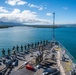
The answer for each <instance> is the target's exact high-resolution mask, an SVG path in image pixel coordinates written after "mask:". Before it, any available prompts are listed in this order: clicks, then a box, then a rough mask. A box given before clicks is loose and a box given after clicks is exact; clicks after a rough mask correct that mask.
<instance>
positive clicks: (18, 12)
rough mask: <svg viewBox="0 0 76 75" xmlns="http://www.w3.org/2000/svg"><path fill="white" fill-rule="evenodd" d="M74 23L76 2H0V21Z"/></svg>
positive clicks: (74, 0)
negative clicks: (53, 14)
mask: <svg viewBox="0 0 76 75" xmlns="http://www.w3.org/2000/svg"><path fill="white" fill-rule="evenodd" d="M53 12H55V13H56V23H57V24H67V23H68V24H70V23H73V24H74V23H76V0H0V21H4V22H18V23H24V24H52V17H53V16H52V13H53Z"/></svg>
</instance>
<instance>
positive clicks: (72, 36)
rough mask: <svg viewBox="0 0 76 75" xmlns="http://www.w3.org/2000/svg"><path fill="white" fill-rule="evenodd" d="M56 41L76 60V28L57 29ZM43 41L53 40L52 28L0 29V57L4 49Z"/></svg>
mask: <svg viewBox="0 0 76 75" xmlns="http://www.w3.org/2000/svg"><path fill="white" fill-rule="evenodd" d="M55 35H56V39H57V40H58V41H60V42H61V43H62V44H63V45H64V46H65V47H66V48H67V49H68V51H69V52H70V53H71V54H72V55H73V56H74V58H76V28H74V27H68V28H57V29H56V30H55ZM41 40H52V29H51V28H32V27H12V28H6V29H0V56H1V50H2V49H3V48H4V49H5V50H6V51H7V49H8V48H10V49H11V48H12V47H13V46H17V45H19V46H20V45H25V44H27V43H32V42H33V43H34V42H38V41H41Z"/></svg>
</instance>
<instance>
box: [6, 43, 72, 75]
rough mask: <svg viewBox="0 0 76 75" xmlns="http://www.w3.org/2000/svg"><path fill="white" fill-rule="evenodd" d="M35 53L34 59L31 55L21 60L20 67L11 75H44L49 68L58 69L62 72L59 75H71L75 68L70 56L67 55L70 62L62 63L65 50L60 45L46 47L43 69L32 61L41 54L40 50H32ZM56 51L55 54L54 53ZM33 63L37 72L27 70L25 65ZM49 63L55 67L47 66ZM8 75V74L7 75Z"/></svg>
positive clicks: (42, 63)
mask: <svg viewBox="0 0 76 75" xmlns="http://www.w3.org/2000/svg"><path fill="white" fill-rule="evenodd" d="M31 51H32V52H33V57H31V53H29V54H27V55H24V58H25V60H23V61H22V60H20V59H19V65H18V66H17V67H15V68H14V69H13V70H12V71H11V73H10V74H9V75H43V72H44V71H45V69H47V68H49V69H50V68H56V69H57V70H59V71H60V74H59V75H70V71H71V70H72V68H73V64H72V61H71V60H70V58H69V56H68V55H67V54H65V57H66V58H67V59H68V61H62V56H63V48H62V46H60V45H54V46H51V43H50V44H48V45H47V46H45V48H44V51H43V60H42V61H41V62H40V63H39V64H41V65H43V67H41V68H38V67H37V66H39V64H38V65H35V62H34V63H32V61H33V60H34V59H35V56H36V55H37V54H38V53H39V50H38V48H37V49H36V50H31ZM53 51H54V52H53ZM53 54H54V55H55V59H56V60H54V59H52V55H53ZM26 62H28V63H32V65H33V67H35V68H36V71H30V70H28V69H26V67H25V66H26V65H25V64H24V63H26ZM47 63H54V65H49V66H45V64H47ZM5 75H7V73H6V74H5Z"/></svg>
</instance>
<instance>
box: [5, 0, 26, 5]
mask: <svg viewBox="0 0 76 75" xmlns="http://www.w3.org/2000/svg"><path fill="white" fill-rule="evenodd" d="M5 3H7V4H9V5H12V6H15V5H24V4H26V3H27V2H26V1H23V0H6V1H5Z"/></svg>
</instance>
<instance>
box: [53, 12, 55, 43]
mask: <svg viewBox="0 0 76 75" xmlns="http://www.w3.org/2000/svg"><path fill="white" fill-rule="evenodd" d="M54 41H55V13H53V42H54Z"/></svg>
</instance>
